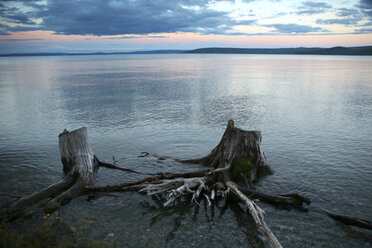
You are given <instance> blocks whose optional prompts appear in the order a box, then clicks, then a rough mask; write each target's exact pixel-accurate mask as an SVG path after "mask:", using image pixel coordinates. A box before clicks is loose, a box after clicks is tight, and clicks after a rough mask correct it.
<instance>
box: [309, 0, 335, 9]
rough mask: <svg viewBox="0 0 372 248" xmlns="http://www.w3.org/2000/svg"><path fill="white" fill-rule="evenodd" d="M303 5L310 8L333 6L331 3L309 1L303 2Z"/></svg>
mask: <svg viewBox="0 0 372 248" xmlns="http://www.w3.org/2000/svg"><path fill="white" fill-rule="evenodd" d="M302 5H303V6H305V7H310V8H324V9H329V8H332V6H331V5H329V4H327V3H323V2H311V1H307V2H302Z"/></svg>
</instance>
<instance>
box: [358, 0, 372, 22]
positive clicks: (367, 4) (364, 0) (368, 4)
mask: <svg viewBox="0 0 372 248" xmlns="http://www.w3.org/2000/svg"><path fill="white" fill-rule="evenodd" d="M357 7H358V8H359V9H360V10H361V11H362V13H363V14H364V15H366V16H368V17H369V18H372V1H371V0H360V1H359V4H358V5H357Z"/></svg>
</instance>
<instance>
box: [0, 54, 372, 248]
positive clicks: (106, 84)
mask: <svg viewBox="0 0 372 248" xmlns="http://www.w3.org/2000/svg"><path fill="white" fill-rule="evenodd" d="M229 119H234V120H235V123H236V125H238V126H240V127H241V128H243V129H252V130H261V131H262V134H263V144H262V146H263V150H264V152H265V154H266V157H267V159H268V162H269V163H270V165H271V166H272V168H273V169H274V170H275V172H276V173H275V175H273V176H270V177H266V178H264V179H263V180H262V181H260V183H259V184H258V187H257V188H258V189H259V190H262V191H267V192H272V193H289V192H294V191H295V192H299V193H301V194H303V195H305V196H307V197H309V198H311V199H312V205H311V207H310V210H309V211H308V212H301V211H297V210H286V209H278V208H275V207H273V206H270V205H268V204H265V203H260V206H261V207H262V208H263V209H264V210H265V211H266V213H267V216H266V220H267V223H268V225H269V226H270V228H271V229H272V231H273V232H274V233H275V234H276V236H277V237H278V239H279V241H280V242H281V243H282V245H283V246H284V247H371V246H372V234H371V232H370V231H364V230H361V229H357V228H351V227H347V226H344V225H341V224H338V223H335V222H334V221H333V220H331V219H329V218H327V217H326V216H325V215H324V214H323V213H322V212H321V211H320V209H321V208H326V209H329V210H331V211H334V212H339V213H343V214H345V215H354V216H358V217H360V218H364V219H368V220H372V211H371V205H372V193H371V192H372V57H342V56H332V57H331V56H280V55H181V54H180V55H107V56H106V55H102V56H59V57H11V58H0V204H1V205H5V204H6V203H8V202H10V201H12V200H14V197H16V196H24V195H27V194H30V193H32V192H34V191H36V190H40V189H41V188H43V187H45V186H47V185H49V184H51V183H53V182H56V181H57V180H58V179H59V178H61V177H62V176H63V173H62V165H61V163H60V157H59V151H58V134H59V133H60V132H62V130H63V129H64V128H67V129H68V130H73V129H76V128H79V127H82V126H86V127H87V128H88V132H89V139H90V143H91V146H92V149H93V151H94V152H95V153H96V154H97V156H98V157H99V158H100V159H101V160H105V161H108V162H110V161H112V157H113V156H115V158H116V159H117V160H118V164H119V165H121V166H123V167H128V168H132V169H135V170H139V171H143V172H161V171H180V172H184V171H192V170H195V169H196V168H198V166H197V165H184V164H178V163H176V162H174V161H173V160H170V159H168V160H164V161H163V160H157V159H156V158H155V157H151V156H150V157H146V158H138V157H137V155H138V154H139V153H141V152H143V151H147V152H149V153H151V154H154V155H159V156H169V157H173V158H197V157H200V156H203V155H206V154H207V153H209V152H210V150H211V149H212V148H213V147H214V146H215V145H217V143H218V141H219V140H220V138H221V136H222V134H223V131H224V129H225V126H226V124H227V120H229ZM134 178H140V177H139V176H137V175H131V174H126V173H123V172H117V171H112V170H108V169H105V168H101V169H100V170H99V172H98V177H97V184H99V185H106V184H114V183H119V182H124V181H129V180H133V179H134ZM159 200H160V201H162V199H160V197H157V198H151V197H150V196H142V195H138V194H135V193H109V194H102V195H99V196H97V197H96V198H95V199H92V200H88V197H87V196H83V197H80V198H77V199H74V200H73V201H72V202H70V204H68V205H66V206H64V207H63V208H62V210H61V216H62V219H63V220H65V221H66V222H68V223H69V224H70V225H72V226H75V227H77V228H79V229H81V230H83V231H84V232H85V234H86V236H87V238H88V239H90V240H97V241H106V242H107V243H108V244H111V245H113V246H116V247H122V246H126V247H246V246H249V247H266V246H267V243H266V242H265V241H264V239H263V237H262V236H260V235H258V234H257V230H256V228H255V226H254V224H253V223H252V221H251V220H250V219H249V218H247V215H246V213H245V209H244V208H243V207H242V206H238V205H233V206H231V205H230V206H227V208H226V206H224V204H223V203H222V202H221V203H219V205H215V206H213V207H211V208H209V207H206V206H205V202H203V201H202V202H201V205H200V207H199V206H197V205H193V204H190V203H188V202H181V203H179V204H178V205H177V206H174V207H167V208H163V207H161V206H159V205H158V203H159ZM86 216H89V217H91V216H93V217H95V218H96V220H94V221H93V220H87V219H86V218H85V217H86ZM40 219H41V217H40V216H35V217H33V219H31V220H28V221H25V222H23V223H21V225H24V226H27V225H32V224H33V223H38V221H40ZM109 234H110V235H109ZM112 234H113V236H112Z"/></svg>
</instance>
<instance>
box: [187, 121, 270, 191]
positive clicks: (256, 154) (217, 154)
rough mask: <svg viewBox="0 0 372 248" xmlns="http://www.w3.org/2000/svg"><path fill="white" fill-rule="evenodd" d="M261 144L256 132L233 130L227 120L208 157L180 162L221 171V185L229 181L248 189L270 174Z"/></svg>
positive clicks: (231, 123)
mask: <svg viewBox="0 0 372 248" xmlns="http://www.w3.org/2000/svg"><path fill="white" fill-rule="evenodd" d="M261 140H262V136H261V132H260V131H245V130H242V129H240V128H236V127H234V121H233V120H229V121H228V124H227V127H226V130H225V132H224V134H223V136H222V139H221V141H220V143H219V144H218V145H217V146H216V147H215V148H214V149H213V150H212V152H211V153H210V154H208V155H207V156H205V157H203V158H200V159H192V160H184V161H182V162H185V163H199V164H204V165H207V166H209V167H211V168H214V169H218V168H222V169H223V170H224V172H223V176H224V180H225V181H228V180H230V179H231V180H233V181H235V182H238V183H239V184H249V185H250V186H252V185H253V184H254V183H256V182H257V181H258V180H259V178H261V177H263V176H267V175H272V174H273V173H274V171H273V170H272V169H271V168H270V166H269V164H268V163H267V162H266V157H265V155H264V153H263V152H262V150H261ZM221 171H222V170H221Z"/></svg>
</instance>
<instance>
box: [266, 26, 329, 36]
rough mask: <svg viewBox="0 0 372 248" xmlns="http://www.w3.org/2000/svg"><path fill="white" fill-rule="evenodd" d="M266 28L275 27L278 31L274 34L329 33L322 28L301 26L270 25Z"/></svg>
mask: <svg viewBox="0 0 372 248" xmlns="http://www.w3.org/2000/svg"><path fill="white" fill-rule="evenodd" d="M265 26H266V27H273V28H275V29H276V30H275V31H274V32H278V33H282V34H306V33H311V32H320V31H327V30H324V29H322V28H320V27H312V26H308V25H301V24H269V25H265Z"/></svg>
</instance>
